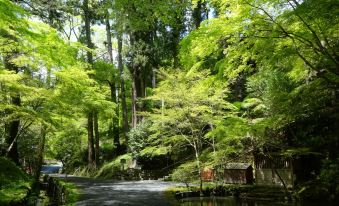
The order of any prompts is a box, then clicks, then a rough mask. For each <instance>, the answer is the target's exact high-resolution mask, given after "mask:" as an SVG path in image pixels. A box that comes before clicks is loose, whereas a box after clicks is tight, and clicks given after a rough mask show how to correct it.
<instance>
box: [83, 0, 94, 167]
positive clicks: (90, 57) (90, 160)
mask: <svg viewBox="0 0 339 206" xmlns="http://www.w3.org/2000/svg"><path fill="white" fill-rule="evenodd" d="M82 8H83V12H84V20H85V34H86V44H87V47H88V48H90V49H93V48H94V45H93V43H92V38H91V11H90V9H89V6H88V0H84V1H83V7H82ZM87 62H88V63H89V64H90V65H93V55H92V52H90V51H87ZM87 118H88V119H87V123H88V125H87V132H88V166H89V168H93V167H94V164H95V162H94V159H95V157H94V145H93V144H94V136H93V133H94V132H93V111H89V112H88V114H87Z"/></svg>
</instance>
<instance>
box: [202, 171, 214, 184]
mask: <svg viewBox="0 0 339 206" xmlns="http://www.w3.org/2000/svg"><path fill="white" fill-rule="evenodd" d="M201 179H202V180H203V181H207V182H209V181H213V180H214V169H212V168H205V169H203V170H202V171H201Z"/></svg>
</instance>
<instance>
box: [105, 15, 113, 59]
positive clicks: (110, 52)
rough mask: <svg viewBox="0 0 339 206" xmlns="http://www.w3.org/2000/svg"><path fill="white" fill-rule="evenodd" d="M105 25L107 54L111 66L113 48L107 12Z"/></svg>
mask: <svg viewBox="0 0 339 206" xmlns="http://www.w3.org/2000/svg"><path fill="white" fill-rule="evenodd" d="M105 25H106V40H107V53H108V58H109V62H110V63H111V64H113V61H114V60H113V47H112V35H111V24H110V23H109V18H108V11H107V14H106V18H105Z"/></svg>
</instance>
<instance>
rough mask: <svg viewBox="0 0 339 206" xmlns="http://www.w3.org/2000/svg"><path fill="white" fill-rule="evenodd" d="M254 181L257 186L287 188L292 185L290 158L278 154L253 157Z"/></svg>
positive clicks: (291, 163) (293, 177)
mask: <svg viewBox="0 0 339 206" xmlns="http://www.w3.org/2000/svg"><path fill="white" fill-rule="evenodd" d="M254 164H255V181H256V184H257V185H266V186H280V187H283V186H284V184H285V186H286V187H288V188H292V187H293V185H294V180H295V175H294V173H293V161H292V158H286V157H283V156H281V155H279V154H270V155H265V156H264V155H255V157H254Z"/></svg>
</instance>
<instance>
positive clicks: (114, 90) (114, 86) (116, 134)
mask: <svg viewBox="0 0 339 206" xmlns="http://www.w3.org/2000/svg"><path fill="white" fill-rule="evenodd" d="M105 23H106V38H107V53H108V56H109V61H110V63H111V64H112V65H114V61H113V49H112V48H113V47H112V35H111V25H110V22H109V16H108V11H107V14H106V19H105ZM118 67H119V66H118ZM114 68H116V67H114ZM118 70H119V68H118ZM117 76H118V72H114V74H113V77H112V79H113V81H114V82H110V83H109V84H110V85H109V86H110V89H111V99H112V101H113V102H114V103H116V104H117V105H119V89H118V88H119V81H118V78H117ZM115 113H116V114H117V116H116V117H113V118H112V122H111V123H110V129H109V130H110V135H111V136H112V137H113V144H114V146H115V148H116V149H117V150H118V151H119V150H120V147H121V146H120V131H119V106H117V108H116V111H115Z"/></svg>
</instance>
